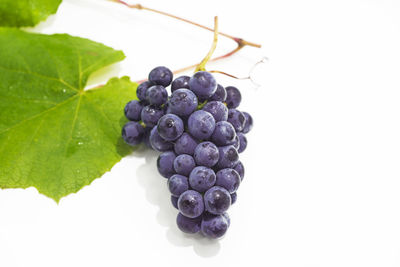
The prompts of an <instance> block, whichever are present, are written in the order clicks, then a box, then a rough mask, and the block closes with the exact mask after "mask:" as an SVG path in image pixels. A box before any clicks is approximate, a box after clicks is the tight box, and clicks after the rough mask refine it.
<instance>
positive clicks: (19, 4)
mask: <svg viewBox="0 0 400 267" xmlns="http://www.w3.org/2000/svg"><path fill="white" fill-rule="evenodd" d="M61 1H62V0H1V1H0V26H11V27H23V26H35V25H36V24H38V23H39V22H40V21H42V20H45V19H46V18H47V17H48V16H49V15H51V14H55V13H56V12H57V9H58V6H59V5H60V4H61Z"/></svg>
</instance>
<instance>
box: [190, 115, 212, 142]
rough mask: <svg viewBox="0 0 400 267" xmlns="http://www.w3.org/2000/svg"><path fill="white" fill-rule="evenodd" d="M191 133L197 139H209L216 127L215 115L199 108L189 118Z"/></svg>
mask: <svg viewBox="0 0 400 267" xmlns="http://www.w3.org/2000/svg"><path fill="white" fill-rule="evenodd" d="M188 129H189V133H190V134H191V135H192V136H194V137H195V138H197V139H200V140H205V139H208V138H209V137H210V136H211V134H212V133H213V132H214V129H215V120H214V117H213V116H212V115H211V114H210V113H209V112H207V111H204V110H198V111H195V112H193V113H192V115H190V117H189V120H188Z"/></svg>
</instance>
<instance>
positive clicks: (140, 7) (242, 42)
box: [109, 0, 261, 82]
mask: <svg viewBox="0 0 400 267" xmlns="http://www.w3.org/2000/svg"><path fill="white" fill-rule="evenodd" d="M109 1H112V2H116V3H120V4H123V5H125V6H127V7H129V8H133V9H138V10H146V11H150V12H153V13H157V14H160V15H163V16H166V17H170V18H173V19H176V20H180V21H183V22H186V23H189V24H192V25H194V26H196V27H199V28H202V29H205V30H208V31H212V32H214V29H212V28H210V27H207V26H204V25H201V24H199V23H196V22H193V21H191V20H188V19H185V18H181V17H178V16H175V15H172V14H170V13H167V12H164V11H160V10H157V9H153V8H149V7H145V6H143V5H141V4H128V3H127V2H125V1H123V0H109ZM217 35H221V36H224V37H226V38H229V39H231V40H233V41H235V42H236V44H237V47H235V48H234V49H233V50H231V51H230V52H228V53H226V54H224V55H221V56H218V57H215V58H210V59H209V60H208V62H214V61H218V60H221V59H224V58H227V57H230V56H232V55H234V54H236V53H237V52H238V51H239V50H241V49H242V48H243V47H245V46H252V47H256V48H261V45H260V44H256V43H253V42H249V41H246V40H244V39H242V38H239V37H235V36H232V35H229V34H226V33H223V32H218V34H217ZM214 36H215V34H214ZM198 65H199V63H196V64H193V65H190V66H187V67H184V68H181V69H178V70H175V71H174V74H176V73H180V72H184V71H187V70H190V69H193V68H196V67H197V66H198ZM143 81H145V80H143ZM138 82H142V81H138Z"/></svg>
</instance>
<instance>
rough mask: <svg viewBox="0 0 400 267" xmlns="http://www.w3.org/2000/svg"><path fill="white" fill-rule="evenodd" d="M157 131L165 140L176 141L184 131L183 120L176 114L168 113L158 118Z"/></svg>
mask: <svg viewBox="0 0 400 267" xmlns="http://www.w3.org/2000/svg"><path fill="white" fill-rule="evenodd" d="M157 131H158V134H159V135H160V136H161V138H163V139H164V140H166V141H174V140H176V139H178V138H179V137H180V136H181V135H182V133H183V131H184V126H183V121H182V120H181V118H179V117H178V116H176V115H174V114H166V115H164V116H162V117H161V118H160V119H159V120H158V124H157Z"/></svg>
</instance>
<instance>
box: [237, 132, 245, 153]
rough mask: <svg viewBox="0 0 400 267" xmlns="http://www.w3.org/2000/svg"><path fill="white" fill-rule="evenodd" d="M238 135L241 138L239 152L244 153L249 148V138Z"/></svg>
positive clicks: (241, 134)
mask: <svg viewBox="0 0 400 267" xmlns="http://www.w3.org/2000/svg"><path fill="white" fill-rule="evenodd" d="M237 135H238V136H239V140H240V146H239V149H238V152H239V153H242V152H243V151H244V150H245V149H246V147H247V138H246V135H245V134H243V133H237Z"/></svg>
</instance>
